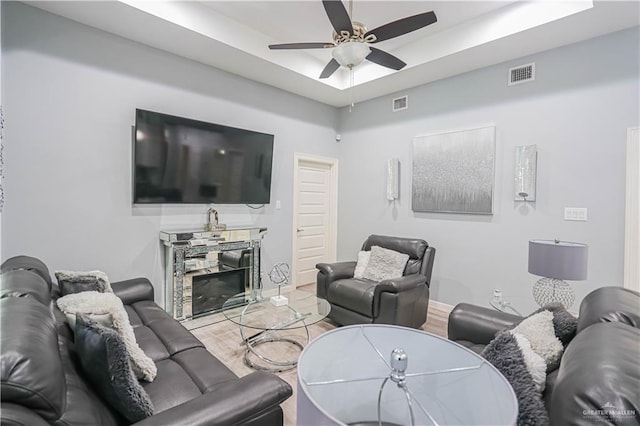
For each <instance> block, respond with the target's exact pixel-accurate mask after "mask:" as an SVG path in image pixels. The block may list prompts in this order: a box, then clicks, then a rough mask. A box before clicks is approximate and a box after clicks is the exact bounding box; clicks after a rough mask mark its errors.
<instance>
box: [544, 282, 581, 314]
mask: <svg viewBox="0 0 640 426" xmlns="http://www.w3.org/2000/svg"><path fill="white" fill-rule="evenodd" d="M533 300H535V301H536V303H537V304H538V305H539V306H540V307H542V306H545V305H547V304H549V303H552V302H559V303H561V304H562V306H564V307H565V309H569V308H570V307H571V306H572V305H573V302H575V300H576V295H575V293H574V292H573V289H572V288H571V286H569V284H567V283H566V282H565V281H562V280H558V279H556V278H540V279H539V280H538V281H537V282H536V283H535V285H534V286H533Z"/></svg>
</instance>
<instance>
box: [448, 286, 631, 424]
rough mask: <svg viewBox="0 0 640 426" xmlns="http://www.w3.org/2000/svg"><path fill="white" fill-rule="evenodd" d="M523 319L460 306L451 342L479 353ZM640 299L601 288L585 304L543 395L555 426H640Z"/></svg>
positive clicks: (455, 311) (452, 320)
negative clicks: (573, 332) (593, 425)
mask: <svg viewBox="0 0 640 426" xmlns="http://www.w3.org/2000/svg"><path fill="white" fill-rule="evenodd" d="M522 319H523V318H522V317H520V316H517V315H511V314H508V313H503V312H498V311H495V310H492V309H490V308H485V307H482V306H476V305H471V304H468V303H460V304H458V305H456V307H455V308H454V309H453V311H451V314H450V315H449V324H448V326H449V330H448V333H449V339H450V340H453V341H455V342H457V343H459V344H461V345H463V346H465V347H467V348H469V349H471V350H473V351H474V352H477V353H481V352H482V350H483V349H484V347H485V346H486V345H487V344H489V342H490V341H491V340H492V339H493V338H494V336H495V334H496V333H497V332H498V331H500V330H503V329H505V328H508V327H511V326H513V325H515V324H516V323H518V322H520V321H522ZM639 359H640V294H639V293H637V292H635V291H631V290H628V289H625V288H622V287H602V288H599V289H596V290H594V291H592V292H591V293H589V294H588V295H587V296H586V297H585V298H584V299H583V301H582V303H581V304H580V312H579V315H578V327H577V333H576V336H575V337H574V338H573V340H571V342H570V343H569V345H568V346H567V348H566V349H565V351H564V354H563V355H562V358H561V361H560V367H559V368H557V369H555V370H553V371H550V372H548V373H547V380H546V386H545V390H544V392H543V394H542V397H543V400H544V403H545V407H546V409H547V411H548V413H549V420H550V421H551V425H552V426H554V425H585V426H586V425H592V424H607V425H631V424H639V422H640V393H639V389H640V368H639V367H638V360H639Z"/></svg>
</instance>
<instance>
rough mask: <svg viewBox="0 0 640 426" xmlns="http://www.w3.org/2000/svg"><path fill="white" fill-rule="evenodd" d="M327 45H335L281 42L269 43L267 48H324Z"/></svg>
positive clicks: (333, 45)
mask: <svg viewBox="0 0 640 426" xmlns="http://www.w3.org/2000/svg"><path fill="white" fill-rule="evenodd" d="M328 47H336V45H335V44H333V43H283V44H270V45H269V49H271V50H280V49H326V48H328Z"/></svg>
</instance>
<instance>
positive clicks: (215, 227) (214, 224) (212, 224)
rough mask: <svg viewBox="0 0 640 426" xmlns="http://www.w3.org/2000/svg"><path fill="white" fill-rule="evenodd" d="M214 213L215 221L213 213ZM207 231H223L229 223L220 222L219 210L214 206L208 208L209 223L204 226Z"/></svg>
mask: <svg viewBox="0 0 640 426" xmlns="http://www.w3.org/2000/svg"><path fill="white" fill-rule="evenodd" d="M212 214H213V221H212V220H211V215H212ZM204 229H205V231H209V232H211V231H221V230H225V229H227V225H224V224H221V223H219V222H218V211H217V210H216V209H214V208H213V207H209V210H207V224H206V225H205V226H204Z"/></svg>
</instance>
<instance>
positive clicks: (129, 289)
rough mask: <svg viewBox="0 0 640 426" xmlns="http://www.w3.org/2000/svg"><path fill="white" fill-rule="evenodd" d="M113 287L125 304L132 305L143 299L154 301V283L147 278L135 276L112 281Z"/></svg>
mask: <svg viewBox="0 0 640 426" xmlns="http://www.w3.org/2000/svg"><path fill="white" fill-rule="evenodd" d="M111 288H112V289H113V292H114V293H115V295H116V296H118V297H119V298H120V299H122V303H124V304H125V305H131V304H132V303H135V302H140V301H142V300H151V301H153V285H151V282H150V281H149V280H148V279H146V278H133V279H130V280H125V281H118V282H114V283H111Z"/></svg>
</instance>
